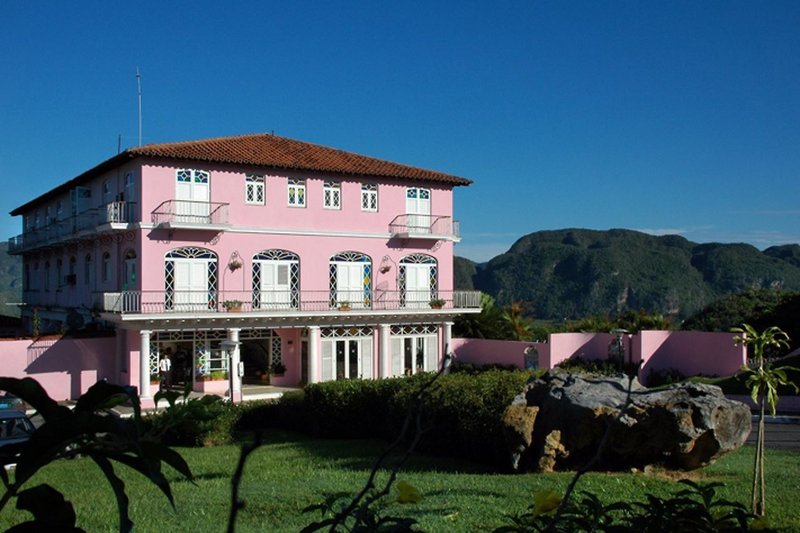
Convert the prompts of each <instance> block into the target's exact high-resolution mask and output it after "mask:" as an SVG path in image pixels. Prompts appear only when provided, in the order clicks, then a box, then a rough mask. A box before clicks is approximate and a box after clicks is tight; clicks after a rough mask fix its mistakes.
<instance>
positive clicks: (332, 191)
mask: <svg viewBox="0 0 800 533" xmlns="http://www.w3.org/2000/svg"><path fill="white" fill-rule="evenodd" d="M322 206H323V207H324V208H325V209H341V208H342V189H341V186H340V185H339V184H338V183H336V182H335V181H326V182H325V183H324V184H323V186H322Z"/></svg>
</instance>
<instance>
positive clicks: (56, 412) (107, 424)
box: [0, 378, 192, 532]
mask: <svg viewBox="0 0 800 533" xmlns="http://www.w3.org/2000/svg"><path fill="white" fill-rule="evenodd" d="M0 390H4V391H7V392H9V393H11V394H13V395H14V396H17V397H19V398H21V399H22V400H24V401H25V402H27V403H28V404H29V405H30V406H31V407H33V408H34V409H35V410H36V411H37V413H38V414H39V415H41V417H42V418H43V419H44V423H43V424H42V425H41V426H40V427H39V428H37V430H36V431H35V432H34V433H33V435H32V436H31V439H30V440H29V441H27V442H25V443H19V444H13V445H10V446H5V447H3V449H2V453H3V454H4V455H6V454H7V455H6V458H7V459H10V458H15V459H14V460H15V462H16V465H17V466H16V469H15V470H14V476H13V481H12V480H11V478H10V477H9V475H8V473H7V472H6V471H5V469H3V468H0V479H2V482H3V486H4V487H5V493H4V494H3V495H2V497H0V511H2V510H3V509H4V508H5V506H6V505H7V504H8V503H9V502H10V501H11V499H12V498H17V508H18V509H21V510H27V511H29V512H31V513H32V514H33V520H31V521H28V522H24V523H22V524H18V525H17V526H14V528H12V531H13V530H17V531H41V530H49V531H53V530H63V531H80V530H79V529H77V528H76V526H75V523H76V515H75V511H74V508H73V506H72V504H71V503H70V502H69V501H68V500H66V499H65V498H64V496H63V495H62V494H61V493H60V492H58V491H57V490H55V489H54V488H52V487H50V486H49V485H46V484H42V485H36V486H33V487H30V488H24V487H25V486H26V483H28V482H29V481H30V480H31V478H32V477H33V476H34V475H35V474H36V473H37V472H38V471H39V470H40V469H41V468H43V467H44V466H46V465H47V464H49V463H51V462H53V461H55V460H57V459H61V458H69V457H77V456H79V455H80V456H85V457H89V458H91V459H92V461H94V463H95V464H96V465H97V466H98V467H99V468H100V470H101V471H102V472H103V474H104V475H105V477H106V479H107V480H108V482H109V484H110V485H111V488H112V490H113V492H114V496H115V497H116V500H117V509H118V512H119V530H120V531H121V532H129V531H132V530H133V521H132V520H131V518H130V515H129V513H128V511H129V501H128V496H127V494H126V492H125V482H124V481H123V480H122V479H121V478H120V477H119V476H118V475H117V474H116V472H115V470H114V462H116V463H118V464H122V465H125V466H128V467H130V468H132V469H133V470H135V471H137V472H139V473H140V474H142V475H143V476H145V477H146V478H148V479H149V480H150V481H152V482H153V483H154V484H155V485H156V486H157V487H158V488H159V489H160V490H161V492H163V493H164V496H166V498H167V499H168V500H169V502H170V504H172V506H173V507H174V506H175V502H174V500H173V497H172V491H171V490H170V485H169V481H167V479H166V477H165V476H164V474H163V473H162V463H164V464H167V465H169V466H171V467H172V468H174V469H175V470H176V471H178V472H179V473H181V474H182V475H183V476H184V477H185V478H187V479H189V480H192V473H191V470H190V469H189V465H188V464H187V463H186V461H185V460H184V459H183V457H181V456H180V454H178V453H177V452H175V451H173V450H171V449H170V448H168V447H166V446H164V445H162V444H160V443H159V442H157V441H155V440H152V439H150V438H148V437H147V436H144V435H142V434H141V433H140V429H139V427H140V422H141V407H140V403H139V398H138V396H137V395H136V394H135V392H134V391H133V390H132V389H131V388H129V387H121V386H119V385H112V384H110V383H107V382H105V381H100V382H98V383H96V384H95V385H93V386H92V387H91V388H89V390H88V391H86V393H85V394H83V395H82V396H81V397H80V398H79V399H78V401H77V403H76V404H75V407H74V409H69V408H68V407H66V406H63V405H59V404H58V403H57V402H56V401H55V400H53V399H52V398H50V396H48V394H47V393H46V392H45V390H44V389H43V388H42V386H41V385H40V384H39V383H38V382H37V381H36V380H34V379H32V378H25V379H15V378H0ZM128 402H130V404H131V405H132V406H133V417H132V419H121V418H119V417H117V416H114V415H113V414H111V413H110V410H111V409H112V408H113V407H116V406H118V405H121V404H125V403H128Z"/></svg>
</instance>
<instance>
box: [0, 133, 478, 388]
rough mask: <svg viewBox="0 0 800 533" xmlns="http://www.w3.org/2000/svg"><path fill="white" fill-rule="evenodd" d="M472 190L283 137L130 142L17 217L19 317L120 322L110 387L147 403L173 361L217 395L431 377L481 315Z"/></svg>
mask: <svg viewBox="0 0 800 533" xmlns="http://www.w3.org/2000/svg"><path fill="white" fill-rule="evenodd" d="M470 183H471V182H470V181H469V180H467V179H464V178H460V177H456V176H451V175H448V174H444V173H441V172H436V171H431V170H425V169H421V168H416V167H410V166H406V165H401V164H397V163H392V162H388V161H383V160H379V159H374V158H370V157H366V156H362V155H358V154H353V153H349V152H344V151H341V150H335V149H332V148H327V147H323V146H319V145H314V144H309V143H305V142H300V141H295V140H291V139H286V138H282V137H277V136H274V135H260V134H257V135H243V136H238V137H227V138H216V139H206V140H199V141H190V142H178V143H166V144H155V145H147V146H142V147H138V148H131V149H128V150H126V151H124V152H122V153H120V154H118V155H116V156H114V157H112V158H110V159H108V160H106V161H104V162H102V163H100V164H99V165H97V166H95V167H93V168H91V169H89V170H87V171H86V172H84V173H82V174H80V175H79V176H77V177H75V178H73V179H71V180H69V181H67V182H65V183H63V184H61V185H59V186H58V187H56V188H54V189H52V190H50V191H47V192H45V193H44V194H42V195H41V196H39V197H38V198H36V199H34V200H31V201H30V202H28V203H26V204H24V205H22V206H20V207H18V208H16V209H15V210H14V211H12V212H11V214H12V215H19V216H22V217H23V229H24V232H23V233H22V235H20V236H18V237H16V238H13V239H11V241H10V246H9V250H10V252H11V253H14V254H19V255H22V257H23V260H24V289H23V290H24V301H25V303H26V306H25V307H24V308H23V319H24V320H25V322H26V324H27V326H28V328H29V329H38V330H39V331H40V332H41V333H45V332H48V331H58V330H60V329H62V328H64V327H67V328H80V327H85V326H87V325H93V326H108V327H111V328H113V329H115V330H116V343H115V352H116V354H115V361H116V362H115V365H114V366H115V368H114V371H113V372H112V374H113V376H115V379H112V381H116V382H118V383H123V384H133V385H136V386H138V387H139V390H140V394H141V395H142V397H145V398H147V397H150V396H151V391H152V389H151V381H153V380H154V379H155V378H156V376H157V371H158V361H159V358H160V357H161V356H162V355H163V354H167V353H168V354H170V355H171V359H172V364H173V376H174V379H175V380H176V381H177V382H189V383H191V384H192V386H193V388H194V389H195V390H210V391H215V392H221V391H224V390H226V389H227V388H228V382H227V377H228V374H227V372H228V369H229V367H232V368H235V369H241V370H240V371H238V372H234V374H236V377H235V378H234V391H237V390H239V389H240V387H241V382H242V379H243V380H259V379H261V376H263V375H265V374H266V373H268V372H269V371H272V374H273V377H272V383H273V384H282V385H297V384H300V383H304V382H317V381H325V380H333V379H346V378H356V377H359V378H379V377H388V376H396V375H402V374H411V373H415V372H418V371H425V370H434V369H435V368H436V367H437V366H438V364H439V361H440V360H441V356H442V353H443V350H444V347H445V346H446V345H448V344H449V343H450V342H451V338H450V337H451V325H452V320H453V318H454V317H455V316H456V315H457V314H460V313H470V312H479V311H480V295H479V293H477V292H464V291H454V290H453V245H454V243H455V242H458V241H459V232H458V223H457V222H456V221H455V220H453V218H452V215H453V189H454V188H455V187H457V186H466V185H469V184H470ZM440 304H441V305H440ZM240 362H241V363H242V364H241V365H240V364H239V363H240ZM281 370H283V375H282V376H275V374H280V373H281ZM240 373H241V374H243V375H242V376H241V377H239V374H240ZM218 379H220V380H219V381H218Z"/></svg>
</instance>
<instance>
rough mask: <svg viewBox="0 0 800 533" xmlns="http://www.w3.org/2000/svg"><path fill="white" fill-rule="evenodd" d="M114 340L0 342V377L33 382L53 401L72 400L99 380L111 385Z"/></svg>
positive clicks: (46, 338)
mask: <svg viewBox="0 0 800 533" xmlns="http://www.w3.org/2000/svg"><path fill="white" fill-rule="evenodd" d="M115 342H116V341H115V339H114V338H113V337H110V338H109V337H106V338H98V339H63V338H59V337H43V338H39V339H23V340H3V341H0V360H1V361H2V366H1V367H0V374H2V375H3V376H5V377H15V378H24V377H32V378H34V379H36V380H37V381H38V382H39V383H40V384H41V385H42V386H43V387H44V388H45V390H46V391H47V393H48V394H49V395H50V397H51V398H53V399H54V400H58V401H60V400H67V399H75V398H77V397H78V396H80V395H81V394H82V393H84V392H86V390H87V389H88V388H89V387H91V386H92V385H94V384H95V383H96V382H97V381H98V380H100V379H103V378H105V379H109V380H110V381H113V379H112V377H113V375H114V368H115V367H114V357H115Z"/></svg>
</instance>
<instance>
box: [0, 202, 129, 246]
mask: <svg viewBox="0 0 800 533" xmlns="http://www.w3.org/2000/svg"><path fill="white" fill-rule="evenodd" d="M133 222H138V216H137V210H136V202H125V201H117V202H110V203H108V204H105V205H102V206H100V207H97V208H94V209H89V210H87V211H84V212H82V213H79V214H77V215H74V216H71V217H68V218H64V219H57V218H53V219H52V220H50V221H48V223H47V224H46V225H45V226H43V227H40V228H35V229H30V230H28V231H26V232H25V233H23V234H22V235H17V236H16V237H12V238H11V239H9V240H8V252H9V253H12V254H13V253H22V252H26V251H29V250H34V249H36V248H42V247H45V246H51V245H53V244H58V243H60V242H65V241H70V240H73V239H76V238H79V237H80V236H81V235H82V234H84V233H89V234H92V233H94V232H95V230H96V229H97V228H98V227H100V226H103V225H105V224H130V223H133Z"/></svg>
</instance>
